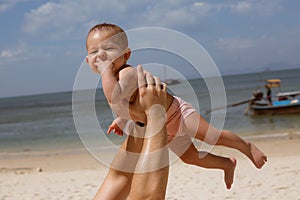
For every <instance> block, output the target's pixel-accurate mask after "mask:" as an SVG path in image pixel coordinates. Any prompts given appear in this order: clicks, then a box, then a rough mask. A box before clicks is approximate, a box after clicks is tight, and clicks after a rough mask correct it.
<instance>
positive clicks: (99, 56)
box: [97, 52, 107, 61]
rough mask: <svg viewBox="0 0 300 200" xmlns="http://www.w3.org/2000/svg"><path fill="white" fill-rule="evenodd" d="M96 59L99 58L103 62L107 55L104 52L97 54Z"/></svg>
mask: <svg viewBox="0 0 300 200" xmlns="http://www.w3.org/2000/svg"><path fill="white" fill-rule="evenodd" d="M97 57H98V58H100V59H101V60H102V61H105V60H106V59H107V55H106V53H105V52H100V53H98V55H97Z"/></svg>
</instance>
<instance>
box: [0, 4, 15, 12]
mask: <svg viewBox="0 0 300 200" xmlns="http://www.w3.org/2000/svg"><path fill="white" fill-rule="evenodd" d="M14 5H15V4H14V3H13V2H2V3H0V13H1V12H5V11H7V10H10V9H11V8H13V7H14Z"/></svg>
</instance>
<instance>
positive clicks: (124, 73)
mask: <svg viewBox="0 0 300 200" xmlns="http://www.w3.org/2000/svg"><path fill="white" fill-rule="evenodd" d="M101 75H102V87H103V91H104V94H105V97H106V98H107V100H108V102H109V103H110V104H117V103H119V102H120V101H121V100H123V99H125V98H127V97H130V96H131V95H132V94H133V92H134V91H135V90H136V89H137V72H136V69H134V68H132V67H127V68H124V69H122V70H121V71H120V72H119V81H118V80H117V78H116V76H115V74H114V72H113V65H112V64H111V65H109V66H108V67H107V68H106V69H105V70H103V72H102V74H101Z"/></svg>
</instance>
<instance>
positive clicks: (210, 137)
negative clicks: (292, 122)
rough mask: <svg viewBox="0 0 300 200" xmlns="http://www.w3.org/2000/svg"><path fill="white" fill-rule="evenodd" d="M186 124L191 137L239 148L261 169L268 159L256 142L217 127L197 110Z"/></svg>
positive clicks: (185, 121) (209, 142)
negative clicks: (250, 141) (247, 140)
mask: <svg viewBox="0 0 300 200" xmlns="http://www.w3.org/2000/svg"><path fill="white" fill-rule="evenodd" d="M195 122H198V123H195ZM184 126H185V131H186V132H187V134H188V135H189V136H191V137H194V138H197V139H199V140H202V141H204V142H206V143H208V144H210V145H222V146H226V147H229V148H233V149H236V150H239V151H240V152H242V153H243V154H245V155H246V156H247V157H248V158H249V159H250V160H251V161H252V162H253V164H254V165H255V166H256V167H257V168H259V169H260V168H261V167H262V166H263V165H264V164H265V162H266V161H267V156H266V155H265V154H264V153H263V152H262V151H261V150H259V149H258V148H257V147H256V146H255V145H254V144H252V143H249V142H246V141H245V140H243V139H242V138H241V137H239V136H238V135H236V134H234V133H233V132H230V131H227V130H218V129H216V128H215V127H213V126H211V125H210V124H209V123H208V122H207V121H206V120H205V119H204V118H203V117H201V116H200V115H199V114H198V113H196V112H195V113H192V114H191V115H190V116H188V117H187V118H186V119H185V120H184Z"/></svg>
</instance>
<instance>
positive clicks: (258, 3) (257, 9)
mask: <svg viewBox="0 0 300 200" xmlns="http://www.w3.org/2000/svg"><path fill="white" fill-rule="evenodd" d="M228 8H229V10H230V11H231V12H232V13H237V14H246V15H249V16H250V17H251V16H252V17H258V16H259V17H262V16H273V15H275V14H277V13H279V12H281V11H282V10H283V8H282V5H281V0H246V1H238V2H235V3H230V4H229V5H228Z"/></svg>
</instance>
